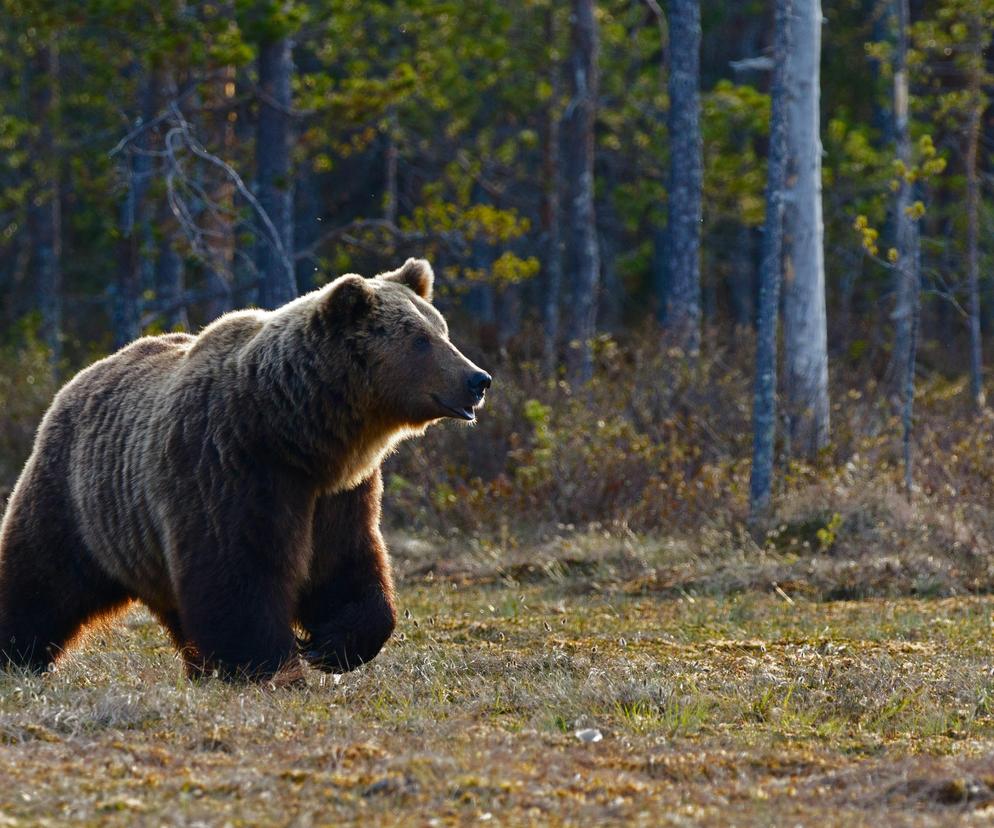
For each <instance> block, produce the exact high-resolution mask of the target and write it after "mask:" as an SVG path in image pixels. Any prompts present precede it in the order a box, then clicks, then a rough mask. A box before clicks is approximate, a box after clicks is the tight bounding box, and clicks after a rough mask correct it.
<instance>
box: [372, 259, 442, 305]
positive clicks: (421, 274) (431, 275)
mask: <svg viewBox="0 0 994 828" xmlns="http://www.w3.org/2000/svg"><path fill="white" fill-rule="evenodd" d="M379 278H381V279H385V280H386V281H388V282H399V283H400V284H402V285H406V286H407V287H409V288H410V289H411V290H413V291H414V292H415V293H416V294H417V295H418V296H420V297H421V298H422V299H424V300H426V301H428V302H430V301H431V294H432V288H433V287H434V285H435V272H434V271H433V270H432V269H431V265H430V264H428V260H427V259H408V260H407V261H406V262H404V265H403V267H401V268H399V269H398V270H391V271H390V272H389V273H381V274H380V277H379Z"/></svg>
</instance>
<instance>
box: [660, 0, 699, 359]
mask: <svg viewBox="0 0 994 828" xmlns="http://www.w3.org/2000/svg"><path fill="white" fill-rule="evenodd" d="M669 8H670V19H669V29H670V75H669V96H670V112H669V136H670V177H669V219H668V222H667V242H668V244H667V249H668V259H669V263H668V268H667V269H668V273H669V297H668V307H667V316H666V324H667V327H668V328H669V329H670V330H671V331H672V334H673V337H674V341H675V343H676V344H677V345H678V346H679V347H680V348H682V349H683V350H684V352H685V353H688V354H695V353H697V352H698V351H699V350H700V344H701V252H700V251H701V187H702V182H703V160H702V147H701V129H700V50H701V9H700V3H699V0H671V2H670V6H669Z"/></svg>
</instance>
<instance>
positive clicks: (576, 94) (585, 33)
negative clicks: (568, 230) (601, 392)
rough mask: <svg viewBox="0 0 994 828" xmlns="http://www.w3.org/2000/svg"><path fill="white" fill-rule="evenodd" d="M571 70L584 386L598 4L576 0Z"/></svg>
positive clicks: (589, 323) (592, 288)
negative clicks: (595, 12) (596, 13)
mask: <svg viewBox="0 0 994 828" xmlns="http://www.w3.org/2000/svg"><path fill="white" fill-rule="evenodd" d="M571 24H572V25H571V28H572V48H571V50H570V60H569V72H570V78H571V82H572V87H573V100H572V101H571V103H570V107H571V109H572V110H573V115H572V118H571V119H570V133H571V134H570V135H569V148H570V151H569V152H568V153H567V159H566V160H567V165H568V166H567V178H568V180H569V182H570V184H571V187H572V234H571V235H572V239H571V242H572V246H573V256H574V261H575V264H574V273H573V309H574V316H573V336H572V339H573V342H572V343H571V344H570V350H569V363H570V377H571V378H572V379H573V380H574V381H576V382H586V381H587V380H589V379H590V377H591V376H592V374H593V355H592V351H591V343H592V340H593V338H594V332H595V330H596V319H597V286H598V282H599V280H600V249H599V247H598V244H597V219H596V212H595V210H594V123H595V119H596V114H597V84H598V75H597V71H598V67H597V61H598V51H599V46H598V38H597V21H596V19H595V17H594V0H573V15H572V18H571Z"/></svg>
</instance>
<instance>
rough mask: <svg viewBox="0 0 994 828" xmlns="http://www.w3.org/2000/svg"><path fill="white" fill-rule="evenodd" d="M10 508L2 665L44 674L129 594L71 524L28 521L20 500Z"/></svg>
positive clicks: (1, 556) (0, 578) (1, 578)
mask: <svg viewBox="0 0 994 828" xmlns="http://www.w3.org/2000/svg"><path fill="white" fill-rule="evenodd" d="M10 508H11V513H10V514H8V516H7V519H6V521H5V522H4V526H3V532H2V534H0V667H4V666H10V665H13V666H15V667H20V668H23V669H27V670H31V671H34V672H41V671H43V670H45V669H46V668H47V667H48V665H49V664H50V663H52V662H53V661H56V660H58V658H59V657H60V656H61V655H62V653H63V651H64V650H65V649H66V647H67V646H68V645H69V644H70V643H71V642H72V640H73V639H74V638H75V637H76V635H77V634H78V633H79V632H80V630H81V629H82V628H83V626H84V625H86V624H87V623H88V622H90V621H93V620H95V619H97V618H99V617H100V616H103V615H107V614H109V613H111V612H113V611H114V610H116V609H119V608H121V607H122V606H124V604H126V603H127V601H128V600H129V597H130V596H129V595H128V594H127V592H126V591H125V590H124V589H123V588H122V587H121V586H120V585H118V584H116V583H114V582H113V581H112V580H111V579H110V578H109V577H108V576H107V575H106V574H105V573H104V572H103V571H102V570H101V569H100V568H99V567H98V566H97V564H96V563H95V562H94V561H93V560H92V559H91V557H90V555H89V552H88V551H87V550H86V549H85V547H84V546H83V543H82V540H81V539H79V538H78V537H77V536H76V533H75V532H74V531H73V530H72V529H71V528H70V527H68V526H66V525H65V524H64V523H62V522H60V521H59V520H47V521H45V520H39V519H37V516H34V517H35V519H34V520H25V519H23V518H22V517H21V515H20V514H19V512H18V511H16V508H17V504H11V507H10ZM63 519H64V518H63Z"/></svg>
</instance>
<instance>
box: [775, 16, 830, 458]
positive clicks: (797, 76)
mask: <svg viewBox="0 0 994 828" xmlns="http://www.w3.org/2000/svg"><path fill="white" fill-rule="evenodd" d="M793 9H794V10H793V19H792V21H791V31H792V36H791V40H792V48H791V51H790V58H789V60H788V64H787V65H788V73H787V99H788V102H789V104H788V105H789V107H790V111H789V113H788V115H787V123H788V129H787V154H788V158H789V161H790V169H789V171H788V174H787V186H788V192H787V200H786V210H785V213H784V253H785V266H784V303H783V308H784V369H785V372H786V381H785V388H786V393H787V402H786V413H787V416H788V419H789V423H790V437H791V446H792V448H793V449H794V451H796V452H799V453H800V454H802V455H803V456H805V457H813V456H814V455H815V454H817V453H818V451H820V450H821V449H822V448H824V447H825V446H826V445H827V444H828V436H829V407H828V333H827V318H826V309H825V253H824V225H823V221H822V200H821V137H820V112H819V101H820V90H821V78H820V62H821V26H822V14H821V0H794V3H793Z"/></svg>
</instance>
